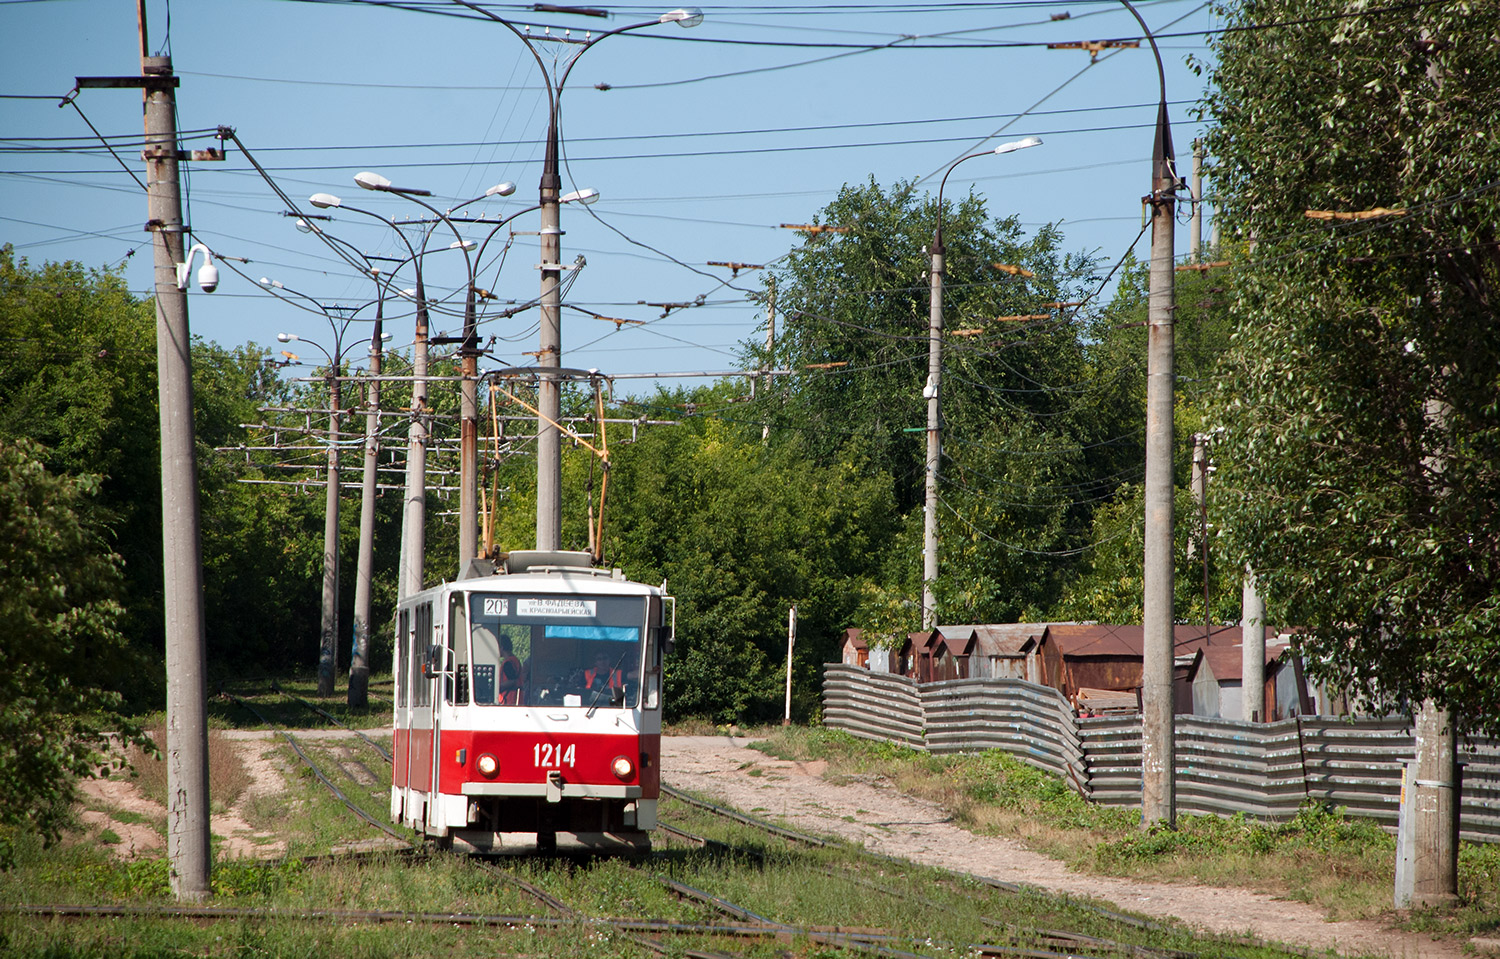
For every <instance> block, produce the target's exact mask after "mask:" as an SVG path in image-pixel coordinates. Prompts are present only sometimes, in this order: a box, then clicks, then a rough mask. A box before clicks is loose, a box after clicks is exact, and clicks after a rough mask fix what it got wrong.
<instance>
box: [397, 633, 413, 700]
mask: <svg viewBox="0 0 1500 959" xmlns="http://www.w3.org/2000/svg"><path fill="white" fill-rule="evenodd" d="M410 635H411V610H409V609H403V610H401V612H400V613H399V614H397V616H396V659H397V661H398V662H397V666H396V668H397V669H398V670H399V671H400V673H399V675H397V677H396V705H397V706H398V707H400V708H401V709H405V708H406V707H407V706H408V705H410V703H411V697H410V695H408V692H407V684H408V683H410V682H411V670H412V661H411V639H410V638H409V637H410Z"/></svg>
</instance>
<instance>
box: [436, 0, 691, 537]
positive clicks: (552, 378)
mask: <svg viewBox="0 0 1500 959" xmlns="http://www.w3.org/2000/svg"><path fill="white" fill-rule="evenodd" d="M455 2H457V3H459V4H461V5H463V6H465V7H468V8H469V9H471V10H473V11H475V12H476V13H479V14H480V15H482V16H485V17H488V18H489V19H491V20H493V21H495V22H496V23H499V24H501V25H502V26H504V27H505V28H506V29H508V30H510V32H511V33H513V34H515V35H516V37H517V38H518V39H519V40H520V41H521V42H522V43H524V44H526V49H527V50H529V51H530V52H531V56H532V58H533V59H535V60H536V65H537V69H538V70H539V71H540V73H541V75H542V82H543V83H544V84H545V85H546V88H547V146H546V151H545V152H544V153H543V155H542V179H541V183H540V188H541V189H540V199H541V203H540V206H541V211H542V216H541V220H542V224H541V226H542V228H541V258H542V261H541V263H539V264H537V269H539V270H540V271H541V273H542V286H541V299H540V306H541V333H540V336H539V338H538V339H539V343H538V348H537V357H536V365H537V366H538V367H539V368H540V371H539V372H538V386H537V404H536V407H537V421H536V434H537V439H536V548H537V549H539V550H555V549H559V548H561V545H562V433H561V432H560V431H559V430H558V428H557V424H558V423H559V422H561V420H562V383H563V373H562V369H561V368H562V297H561V278H562V270H563V265H562V225H561V220H560V219H559V216H558V208H559V205H560V204H561V203H562V202H563V198H562V197H560V196H559V195H558V194H559V192H560V191H561V189H562V177H561V176H560V175H559V173H558V124H559V122H560V119H561V112H562V94H563V88H564V87H565V86H566V85H567V82H568V76H569V74H571V73H572V72H573V67H574V66H575V65H576V64H577V63H578V58H579V57H581V56H583V55H584V54H585V53H587V52H588V51H589V50H590V49H592V48H593V47H594V46H595V45H596V44H598V43H599V42H600V41H602V40H604V39H605V38H606V37H613V36H616V35H618V34H621V33H626V32H628V31H631V30H640V29H642V28H644V27H653V26H656V25H657V24H659V23H676V24H678V25H679V26H681V27H684V28H686V27H695V26H697V25H698V24H700V23H702V22H703V12H702V11H701V10H698V9H697V8H695V7H682V8H679V9H676V10H670V11H668V12H666V13H663V14H662V15H661V16H659V17H657V18H655V19H654V20H643V21H641V22H640V23H632V24H629V25H627V26H623V27H617V28H615V29H613V30H604V31H601V32H600V33H598V34H596V35H593V36H588V37H587V38H586V39H583V40H577V39H572V38H570V37H556V36H552V35H550V34H548V35H546V36H542V35H534V34H532V33H531V32H530V28H528V29H527V30H526V32H524V33H523V32H522V31H521V30H520V29H518V28H517V27H516V25H515V24H513V23H511V22H510V21H509V20H506V19H505V18H504V17H501V16H499V15H498V14H496V13H494V12H493V11H491V10H488V9H486V8H484V7H481V6H479V5H478V4H476V3H470V2H469V0H455ZM573 12H575V13H583V12H585V11H584V10H583V8H578V9H576V10H574V11H573ZM537 40H551V41H554V42H560V43H572V44H575V45H576V47H577V50H576V51H575V52H574V53H573V54H572V56H570V57H567V58H566V59H565V61H564V64H563V66H562V69H561V71H560V72H557V73H556V74H555V76H556V79H555V80H554V70H555V69H556V68H555V67H554V68H553V69H551V70H549V69H548V66H547V61H546V59H545V58H544V57H542V55H541V54H540V53H538V52H537V49H536V45H535V43H534V41H537ZM585 202H587V201H585Z"/></svg>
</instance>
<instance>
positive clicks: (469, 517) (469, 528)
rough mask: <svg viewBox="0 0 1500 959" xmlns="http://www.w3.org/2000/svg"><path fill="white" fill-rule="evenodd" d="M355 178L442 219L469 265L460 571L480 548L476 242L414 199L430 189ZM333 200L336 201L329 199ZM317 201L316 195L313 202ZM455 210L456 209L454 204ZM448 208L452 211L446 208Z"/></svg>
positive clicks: (501, 190) (462, 360)
mask: <svg viewBox="0 0 1500 959" xmlns="http://www.w3.org/2000/svg"><path fill="white" fill-rule="evenodd" d="M354 182H355V183H356V184H358V185H359V186H360V187H361V188H362V189H365V190H374V191H377V192H380V193H392V194H395V195H397V196H404V197H406V198H407V199H410V200H411V201H412V202H413V203H416V204H418V205H420V206H422V207H424V208H425V209H427V210H428V211H429V212H430V213H432V215H433V216H434V217H436V218H437V219H438V220H441V221H442V222H443V223H444V224H445V225H446V226H447V227H448V229H450V230H452V231H453V235H454V237H455V238H456V239H455V240H454V242H453V244H452V248H457V249H462V250H463V251H464V261H465V263H466V265H467V266H468V284H467V286H468V289H467V291H466V293H465V295H464V330H463V339H462V342H461V343H460V345H459V376H460V380H459V450H460V455H459V480H458V483H459V491H458V557H459V559H458V561H459V572H460V573H462V571H463V564H465V563H467V562H468V561H469V560H471V559H473V558H474V557H475V556H477V555H478V549H479V498H478V483H479V385H478V377H479V334H478V331H477V329H476V327H475V314H474V282H475V275H474V269H475V265H474V260H473V258H471V257H470V256H469V253H468V251H469V250H470V249H472V248H474V247H475V246H477V244H475V243H474V242H473V241H470V240H465V239H464V238H463V237H462V236H461V235H460V234H459V232H458V228H457V227H456V226H454V224H453V221H452V220H451V219H449V217H448V216H447V214H444V213H441V212H439V211H438V209H437V208H436V207H434V206H433V205H432V204H430V203H427V202H424V201H423V200H419V199H417V197H422V196H431V195H432V192H431V191H430V190H420V189H416V188H414V187H398V186H395V185H394V184H392V183H391V181H390V180H389V179H388V178H387V177H384V176H382V175H380V174H379V173H374V172H372V171H369V170H366V171H364V172H362V173H357V174H355V176H354ZM515 189H516V188H515V184H513V183H509V182H506V183H498V184H496V185H494V186H492V187H490V188H489V189H488V190H486V191H485V192H484V193H483V194H482V195H481V196H478V197H475V198H474V199H472V200H465V201H464V202H463V203H461V204H459V206H460V207H462V206H467V205H468V204H470V203H474V202H476V201H478V200H482V199H484V198H486V197H491V196H509V195H510V194H512V193H514V192H515ZM332 199H337V198H336V197H335V198H332ZM310 202H314V203H316V199H314V200H313V201H310ZM455 209H457V207H455ZM449 212H450V213H451V212H452V211H451V210H450V211H449Z"/></svg>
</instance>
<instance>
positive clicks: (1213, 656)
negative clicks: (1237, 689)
mask: <svg viewBox="0 0 1500 959" xmlns="http://www.w3.org/2000/svg"><path fill="white" fill-rule="evenodd" d="M1236 628H1238V627H1236ZM1286 648H1287V644H1286V643H1284V642H1279V643H1278V642H1267V643H1266V665H1267V666H1270V665H1271V664H1272V663H1274V662H1276V661H1277V660H1278V659H1280V658H1281V654H1282V653H1283V652H1285V651H1286ZM1202 652H1203V659H1204V661H1205V662H1207V663H1208V669H1209V671H1210V672H1211V673H1213V677H1214V679H1216V680H1218V681H1219V682H1221V683H1223V682H1230V681H1233V680H1241V679H1244V669H1245V659H1244V652H1245V648H1244V647H1243V646H1241V645H1238V644H1236V645H1234V646H1205V647H1203V650H1202ZM1200 668H1201V667H1200Z"/></svg>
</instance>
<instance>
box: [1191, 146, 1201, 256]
mask: <svg viewBox="0 0 1500 959" xmlns="http://www.w3.org/2000/svg"><path fill="white" fill-rule="evenodd" d="M1190 236H1191V238H1192V239H1191V241H1190V244H1189V247H1188V254H1189V255H1190V256H1191V257H1192V258H1193V262H1194V263H1196V262H1198V260H1200V259H1201V258H1202V256H1203V141H1202V140H1194V141H1193V222H1192V232H1191V234H1190Z"/></svg>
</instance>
